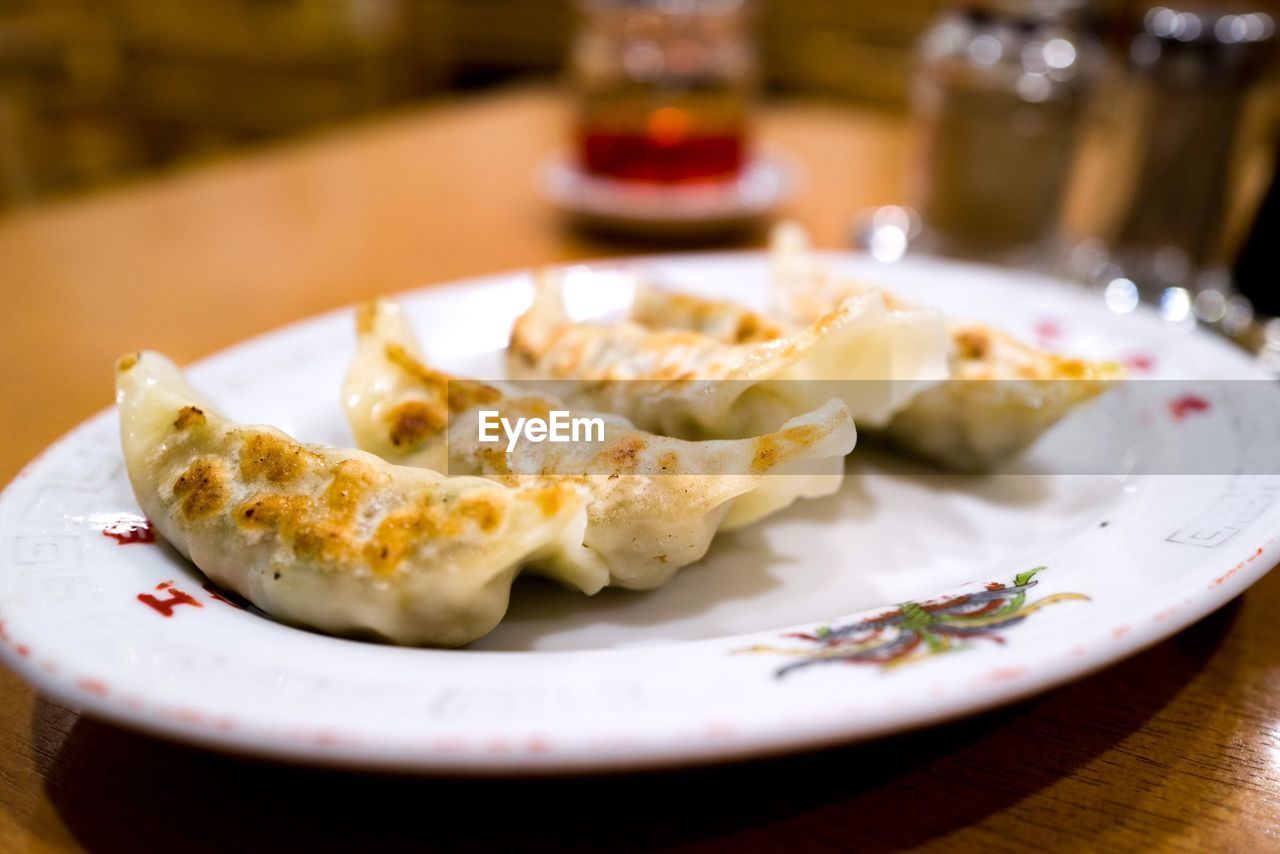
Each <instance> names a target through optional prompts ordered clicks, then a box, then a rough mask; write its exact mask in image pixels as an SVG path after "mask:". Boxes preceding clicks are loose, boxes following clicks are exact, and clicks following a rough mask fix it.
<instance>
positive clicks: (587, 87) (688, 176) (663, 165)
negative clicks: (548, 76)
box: [570, 0, 756, 185]
mask: <svg viewBox="0 0 1280 854" xmlns="http://www.w3.org/2000/svg"><path fill="white" fill-rule="evenodd" d="M579 5H580V9H581V12H582V23H581V26H580V28H579V30H578V35H577V38H576V40H575V42H574V46H573V53H572V56H571V62H570V65H571V71H572V76H573V82H574V89H575V93H576V96H577V117H576V124H575V127H574V134H575V148H576V152H577V160H578V166H579V168H580V169H581V170H582V171H583V172H585V173H586V174H587V175H590V176H592V177H596V178H604V179H612V180H617V181H625V182H635V183H650V184H655V183H656V184H680V185H683V184H689V183H714V182H719V181H726V180H733V179H736V178H737V177H738V175H739V174H740V173H741V172H742V169H743V166H744V163H745V161H746V158H747V157H748V137H749V117H750V107H751V103H752V100H753V95H754V90H755V83H756V61H755V50H754V44H753V42H752V38H751V29H750V3H749V2H748V0H581V2H580V4H579Z"/></svg>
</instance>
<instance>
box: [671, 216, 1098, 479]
mask: <svg viewBox="0 0 1280 854" xmlns="http://www.w3.org/2000/svg"><path fill="white" fill-rule="evenodd" d="M770 266H771V271H772V279H773V293H772V298H773V302H774V307H775V309H777V311H778V313H779V314H780V316H782V317H783V318H784V320H783V321H782V323H781V324H780V325H781V327H782V328H783V329H785V328H786V324H787V323H788V322H789V323H790V324H792V325H794V326H800V325H803V324H806V323H809V322H811V321H812V320H813V319H814V318H816V317H821V316H822V315H823V314H824V313H826V312H827V311H830V309H831V307H832V306H833V305H839V304H840V303H841V302H842V301H844V300H847V299H849V298H851V297H854V296H856V295H858V294H861V293H866V292H867V291H868V290H870V286H868V285H865V284H863V283H860V282H856V281H852V280H848V279H841V278H839V277H837V276H834V275H832V274H831V273H830V272H829V271H828V270H826V269H825V268H824V267H823V266H822V264H821V263H820V262H819V260H818V258H817V255H816V254H815V253H814V252H813V248H812V245H811V244H810V241H809V237H808V235H807V234H806V233H805V231H804V229H803V228H801V227H800V226H799V225H798V224H796V223H794V222H784V223H780V224H779V225H778V226H777V227H776V228H775V229H774V231H773V234H772V235H771V238H770ZM885 299H886V302H887V303H889V304H890V305H891V306H894V307H902V306H905V303H903V302H902V301H900V300H898V299H896V298H895V297H893V296H891V295H887V296H886V297H885ZM660 310H661V309H657V310H655V315H656V314H657V312H658V311H660ZM686 312H687V310H686ZM947 335H948V338H949V354H948V373H949V375H950V378H951V380H952V381H951V382H947V383H942V384H939V385H937V386H934V387H932V388H929V389H925V390H923V391H921V393H920V394H919V395H918V396H916V397H915V398H914V399H913V400H912V401H911V402H910V404H909V405H908V406H906V407H905V408H903V409H902V410H901V411H900V412H898V413H897V414H896V415H895V416H894V418H893V420H892V421H890V422H889V424H888V425H887V426H885V429H884V431H883V433H882V435H883V437H884V438H885V439H886V440H888V441H889V442H891V443H893V444H895V445H897V446H898V447H901V448H902V449H904V450H906V451H909V452H911V453H914V454H917V455H919V456H922V457H925V458H927V459H930V460H933V461H935V462H938V463H941V464H943V465H945V466H947V467H948V468H953V469H958V470H972V471H981V470H984V469H990V468H992V467H994V466H996V465H998V464H1000V463H1002V462H1004V461H1006V460H1009V459H1012V458H1013V457H1016V456H1017V455H1018V454H1020V453H1022V452H1023V451H1025V450H1026V449H1027V448H1028V447H1030V446H1031V445H1032V444H1033V443H1034V442H1035V441H1036V440H1037V439H1039V438H1040V436H1041V435H1043V434H1044V432H1045V431H1046V430H1048V429H1049V428H1050V427H1052V426H1053V425H1054V424H1056V423H1058V422H1059V421H1060V420H1062V418H1063V417H1065V416H1066V415H1067V414H1068V413H1069V412H1070V411H1071V410H1072V409H1073V408H1075V407H1077V406H1079V405H1080V404H1082V403H1084V402H1085V401H1088V400H1090V399H1092V398H1094V397H1097V396H1098V395H1099V394H1101V393H1102V392H1104V391H1106V389H1107V388H1108V386H1109V385H1110V384H1111V383H1114V382H1116V381H1118V380H1120V379H1122V378H1123V377H1124V370H1123V368H1121V366H1120V365H1118V364H1116V363H1114V362H1093V361H1087V360H1085V359H1076V358H1070V357H1065V356H1060V355H1057V354H1054V353H1049V352H1047V351H1044V350H1040V349H1037V348H1035V347H1031V346H1028V345H1026V344H1023V343H1021V342H1019V341H1017V340H1016V339H1015V338H1013V337H1012V336H1010V335H1007V334H1006V333H1004V332H1001V331H999V330H997V329H994V328H992V327H990V326H987V325H984V324H980V323H963V322H949V323H948V324H947Z"/></svg>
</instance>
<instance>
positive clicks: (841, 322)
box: [508, 274, 946, 439]
mask: <svg viewBox="0 0 1280 854" xmlns="http://www.w3.org/2000/svg"><path fill="white" fill-rule="evenodd" d="M650 296H652V297H653V298H654V299H656V300H662V301H665V303H664V305H663V313H664V314H665V313H667V309H668V308H669V309H670V311H669V314H670V317H671V321H670V322H672V323H675V324H682V325H678V326H671V325H666V324H665V323H662V324H659V323H649V322H647V321H649V320H650V319H651V318H649V317H648V316H647V314H646V311H647V310H646V305H647V303H646V300H647V299H648V298H649V297H650ZM697 302H698V300H697V298H696V297H685V296H681V295H671V294H657V293H655V294H645V293H643V292H641V297H640V300H639V301H638V303H637V305H638V306H639V308H640V314H639V315H638V316H633V317H630V318H627V319H625V320H623V321H622V322H619V323H574V322H573V321H572V320H571V319H570V318H569V315H568V313H567V312H566V310H565V307H564V303H563V299H562V296H561V291H560V283H559V281H558V280H557V279H556V278H555V277H554V276H553V275H550V274H547V275H544V276H543V277H542V279H541V280H540V281H539V283H538V286H537V290H536V294H535V297H534V302H533V306H532V307H531V308H530V309H529V310H528V311H527V312H526V313H525V314H524V315H522V316H521V317H520V318H519V319H518V320H517V321H516V324H515V327H514V329H513V330H512V334H511V346H510V349H509V351H508V372H509V374H510V375H511V376H512V377H514V378H519V379H545V380H564V381H566V382H565V383H564V385H563V389H564V392H563V394H564V396H565V397H566V398H567V401H568V402H569V403H570V404H573V405H577V406H582V407H584V408H590V409H594V410H601V411H606V412H614V413H617V414H619V415H623V416H625V417H626V418H628V419H630V420H631V421H632V423H634V424H635V425H636V426H637V427H639V428H641V429H644V430H650V431H653V432H655V433H661V434H663V435H667V436H676V437H679V438H685V439H705V438H717V439H737V438H743V437H747V436H758V435H760V434H762V433H767V432H770V431H773V430H776V429H777V428H778V427H779V426H780V425H781V424H782V423H783V422H785V421H787V420H788V419H790V418H793V417H795V416H797V415H800V414H802V413H804V412H809V411H812V410H813V409H815V408H817V407H818V406H820V405H822V404H823V403H825V402H826V401H827V400H829V399H831V397H833V396H838V397H840V399H841V400H842V401H843V402H844V403H845V405H846V406H847V407H848V408H849V411H850V412H851V413H852V414H853V417H854V420H855V421H856V422H857V423H858V424H859V425H863V424H866V425H868V426H876V425H883V424H885V423H888V421H889V419H890V418H891V417H892V416H893V414H894V413H895V412H897V411H898V410H899V409H900V408H902V406H904V405H905V404H906V403H907V401H908V400H909V399H910V397H911V395H912V394H914V393H915V392H916V391H918V390H919V388H920V386H921V385H922V384H927V383H930V382H936V381H938V380H940V379H942V378H943V377H944V376H945V373H946V363H945V356H946V336H945V334H944V332H943V328H942V320H941V318H940V317H939V316H938V315H936V314H935V313H933V312H929V311H895V312H890V311H889V309H888V308H887V307H886V305H885V303H884V300H883V298H882V297H881V295H880V294H879V292H875V291H868V292H865V293H860V294H856V295H852V296H851V297H850V298H849V299H847V300H844V301H842V302H841V303H840V304H838V305H835V306H832V307H831V309H830V311H828V312H826V313H824V314H823V315H822V316H821V317H818V318H815V319H813V321H812V322H810V323H806V324H802V325H797V326H795V327H792V328H791V329H790V330H789V331H787V332H786V333H785V334H783V331H782V330H781V328H780V327H777V326H775V325H773V324H769V323H764V322H763V319H762V318H761V317H760V316H758V315H755V314H754V313H750V312H746V313H744V312H745V309H741V308H738V307H736V306H731V304H727V303H713V304H708V305H706V306H705V310H694V309H693V306H695V305H697ZM726 308H731V309H732V311H731V312H730V313H729V314H726ZM730 315H731V316H730ZM766 339H767V340H766ZM865 381H871V382H865Z"/></svg>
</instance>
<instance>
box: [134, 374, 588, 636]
mask: <svg viewBox="0 0 1280 854" xmlns="http://www.w3.org/2000/svg"><path fill="white" fill-rule="evenodd" d="M116 388H117V401H118V403H119V408H120V432H121V440H122V443H123V446H124V456H125V461H126V463H127V466H128V471H129V479H130V482H131V483H132V485H133V490H134V494H135V495H136V497H137V500H138V504H139V505H140V506H141V508H142V510H143V512H144V513H146V515H147V517H148V518H149V519H150V520H151V521H152V523H153V524H154V525H155V526H156V528H157V530H158V531H159V532H160V533H161V534H162V535H163V536H164V537H165V539H167V540H168V541H169V542H170V543H171V544H172V545H173V546H174V547H175V548H176V549H178V550H179V551H180V552H182V554H184V555H186V556H187V557H188V558H190V560H191V561H192V562H193V563H194V564H195V565H196V566H197V567H199V568H200V570H201V571H203V572H204V573H205V574H206V575H207V576H209V577H210V578H211V579H213V580H214V581H216V582H217V583H219V584H222V585H224V586H226V587H228V588H230V589H231V590H234V591H236V592H237V593H239V594H241V595H242V596H244V597H245V598H247V599H248V600H249V601H251V602H253V603H254V604H255V605H257V606H258V607H259V608H261V609H262V610H263V611H265V612H267V613H268V614H271V615H272V616H275V617H278V618H279V619H281V620H284V621H287V622H290V623H297V624H300V625H305V626H311V627H314V628H317V629H320V630H322V631H326V632H333V633H339V634H363V635H373V636H377V637H381V638H386V639H389V640H392V641H395V642H398V643H405V644H432V645H440V646H456V645H459V644H464V643H467V642H468V641H471V640H474V639H476V638H478V637H480V636H482V635H484V634H486V633H487V632H489V631H490V630H491V629H492V628H493V627H494V626H495V625H497V623H498V621H499V620H501V619H502V616H503V615H504V614H505V612H506V609H507V598H508V593H509V588H510V586H511V582H512V580H513V579H514V578H515V576H516V574H517V573H518V572H519V571H520V569H521V568H522V567H525V566H528V567H529V568H530V569H533V570H535V571H538V572H540V573H543V574H545V575H548V576H550V577H552V578H555V579H558V580H560V581H562V582H564V583H565V584H568V585H570V586H572V587H575V588H577V589H579V590H581V591H582V592H584V593H594V592H596V591H597V590H599V589H600V588H601V587H602V586H603V585H604V584H605V583H606V582H607V581H608V571H607V569H606V568H605V567H604V565H603V564H602V563H601V562H600V561H599V560H598V559H597V558H596V557H595V556H594V554H593V553H591V552H590V550H588V549H586V548H584V547H583V545H582V535H583V531H584V530H585V527H586V512H585V506H584V503H583V498H582V496H581V495H580V494H579V493H578V491H577V490H576V489H575V488H574V487H573V486H572V485H570V484H557V483H550V482H538V483H535V484H530V485H527V486H524V485H521V486H517V487H515V488H509V487H505V486H502V485H500V484H497V483H494V482H493V481H490V480H484V479H481V478H475V477H453V478H451V477H445V476H444V475H441V474H438V473H436V472H432V471H428V470H425V469H418V468H408V467H404V466H396V465H392V464H390V463H387V462H385V461H383V460H380V459H378V458H377V457H375V456H373V455H372V454H367V453H364V452H362V451H356V450H342V449H337V448H329V447H323V446H318V445H305V444H302V443H299V442H296V441H294V440H293V439H291V438H289V437H288V436H287V435H285V434H284V433H281V432H280V431H278V430H275V429H272V428H270V427H245V426H239V425H236V424H233V423H231V422H229V421H227V420H226V419H225V418H223V417H221V416H220V415H218V413H217V412H216V411H215V410H214V408H213V407H212V406H211V405H209V404H208V403H207V402H206V401H204V400H203V399H201V398H200V396H199V395H197V394H196V393H195V392H194V391H193V390H192V389H191V388H190V387H189V386H188V385H187V383H186V381H185V379H184V378H183V377H182V374H181V373H180V372H179V370H178V369H177V367H176V366H174V364H173V363H172V362H170V361H169V360H168V359H166V358H164V357H163V356H160V355H158V354H156V353H138V354H133V355H129V356H125V357H123V358H122V359H120V361H119V362H118V364H117V366H116Z"/></svg>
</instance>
